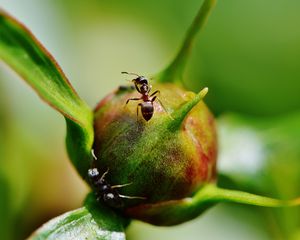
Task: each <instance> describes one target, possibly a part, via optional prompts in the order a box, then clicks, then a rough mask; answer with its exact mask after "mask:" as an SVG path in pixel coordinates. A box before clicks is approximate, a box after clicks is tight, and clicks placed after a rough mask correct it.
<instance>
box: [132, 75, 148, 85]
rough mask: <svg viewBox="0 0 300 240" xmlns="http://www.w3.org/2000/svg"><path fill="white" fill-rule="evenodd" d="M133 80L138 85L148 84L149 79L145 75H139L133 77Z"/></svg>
mask: <svg viewBox="0 0 300 240" xmlns="http://www.w3.org/2000/svg"><path fill="white" fill-rule="evenodd" d="M132 81H133V82H134V83H135V84H138V85H143V84H145V85H148V80H147V79H146V78H145V77H144V76H139V77H137V78H135V79H133V80H132Z"/></svg>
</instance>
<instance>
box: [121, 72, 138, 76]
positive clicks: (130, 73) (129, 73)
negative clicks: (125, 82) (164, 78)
mask: <svg viewBox="0 0 300 240" xmlns="http://www.w3.org/2000/svg"><path fill="white" fill-rule="evenodd" d="M121 73H122V74H128V75H135V76H138V77H140V75H138V74H136V73H132V72H121Z"/></svg>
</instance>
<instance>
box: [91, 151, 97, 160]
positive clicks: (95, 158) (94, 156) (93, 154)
mask: <svg viewBox="0 0 300 240" xmlns="http://www.w3.org/2000/svg"><path fill="white" fill-rule="evenodd" d="M91 153H92V156H93V158H94V160H95V161H97V160H98V158H97V157H96V155H95V152H94V149H92V150H91Z"/></svg>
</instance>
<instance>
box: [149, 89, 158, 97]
mask: <svg viewBox="0 0 300 240" xmlns="http://www.w3.org/2000/svg"><path fill="white" fill-rule="evenodd" d="M157 93H158V94H160V91H159V90H156V91H155V92H154V93H152V94H151V95H150V97H152V96H154V95H155V94H157Z"/></svg>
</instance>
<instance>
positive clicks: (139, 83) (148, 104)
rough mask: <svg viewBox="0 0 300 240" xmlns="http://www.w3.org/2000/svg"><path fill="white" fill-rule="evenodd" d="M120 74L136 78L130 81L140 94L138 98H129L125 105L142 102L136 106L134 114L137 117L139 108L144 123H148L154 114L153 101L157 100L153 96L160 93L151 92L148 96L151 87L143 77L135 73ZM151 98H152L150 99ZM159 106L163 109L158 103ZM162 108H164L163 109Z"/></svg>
mask: <svg viewBox="0 0 300 240" xmlns="http://www.w3.org/2000/svg"><path fill="white" fill-rule="evenodd" d="M121 73H122V74H128V75H135V76H137V78H135V79H133V80H131V81H132V82H133V83H134V86H135V89H136V90H137V91H138V92H139V93H140V94H142V96H141V97H140V98H129V99H128V100H127V101H126V104H128V102H129V101H132V100H133V101H138V100H142V101H143V102H142V103H139V104H138V106H137V110H136V114H137V116H138V115H139V107H140V108H141V112H142V115H143V118H144V119H145V120H146V121H149V120H150V119H151V118H152V116H153V113H154V107H153V102H154V101H155V100H158V101H159V99H158V98H157V96H155V95H156V94H157V93H160V91H159V90H157V91H155V92H153V93H152V94H151V95H150V96H149V93H150V91H151V88H152V86H151V85H149V82H148V79H146V78H145V77H144V76H140V75H138V74H136V73H129V72H121ZM151 97H152V98H151ZM159 103H160V105H161V106H162V107H163V105H162V103H161V102H160V101H159ZM163 108H164V107H163Z"/></svg>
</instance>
